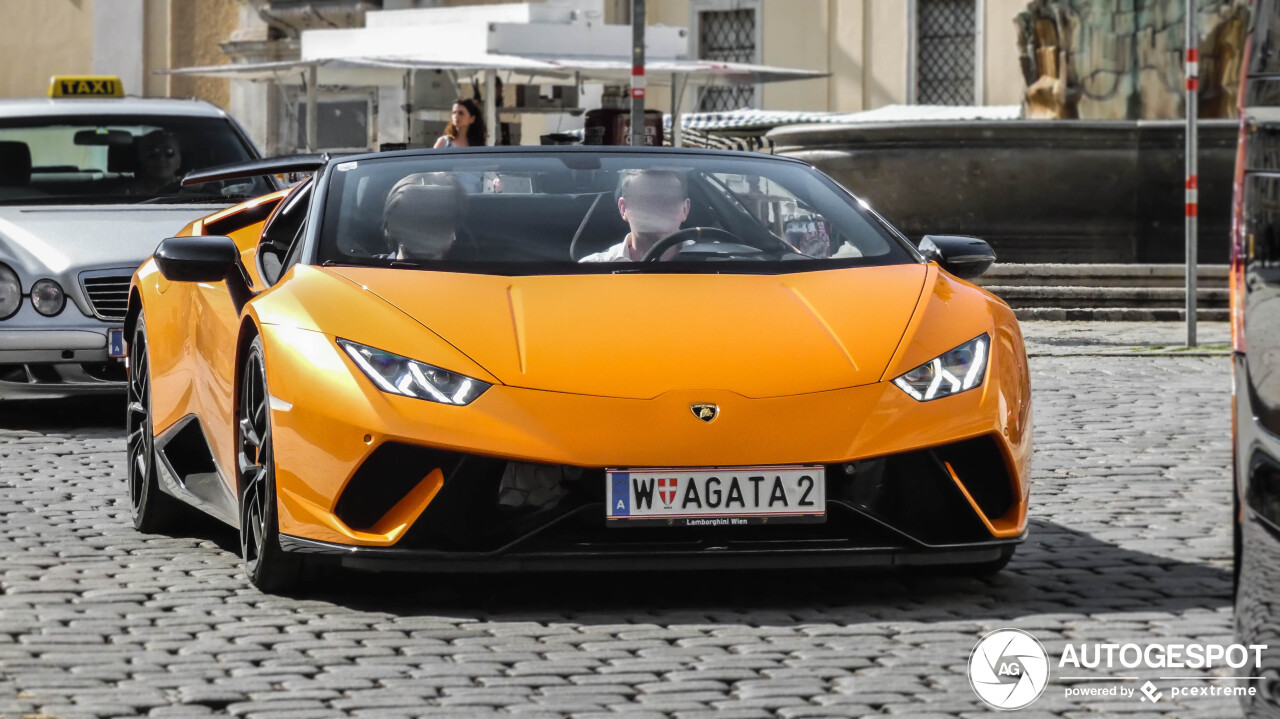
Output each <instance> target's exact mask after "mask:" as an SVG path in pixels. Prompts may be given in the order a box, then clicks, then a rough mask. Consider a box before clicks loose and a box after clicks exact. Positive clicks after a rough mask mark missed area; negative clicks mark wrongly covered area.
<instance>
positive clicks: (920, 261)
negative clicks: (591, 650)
mask: <svg viewBox="0 0 1280 719" xmlns="http://www.w3.org/2000/svg"><path fill="white" fill-rule="evenodd" d="M284 170H305V171H311V172H312V174H311V176H310V179H308V180H307V181H305V182H303V183H301V184H299V185H297V186H295V187H293V188H292V189H290V190H287V191H282V192H276V193H273V194H269V195H265V196H262V197H259V198H257V199H254V200H252V201H249V202H245V203H243V204H240V205H237V206H235V207H232V208H230V209H227V210H224V211H222V212H219V213H217V214H213V215H210V216H208V217H206V218H204V219H201V220H196V221H194V222H192V223H191V224H190V225H188V226H187V227H186V228H185V229H184V230H183V232H182V233H181V234H180V235H179V236H177V237H171V238H169V239H166V240H164V241H163V242H162V243H161V244H160V246H159V247H158V248H157V249H156V251H155V254H154V255H153V256H152V257H151V258H150V259H149V260H148V261H147V262H146V263H145V264H143V265H142V267H141V268H139V269H138V271H137V273H136V274H135V276H134V277H133V282H132V288H131V291H130V297H129V305H128V314H127V319H126V320H125V328H124V330H125V337H126V338H128V340H129V346H128V367H129V412H128V437H129V439H128V453H129V462H128V486H129V497H130V501H131V506H132V513H133V520H134V523H135V524H136V526H137V528H138V529H140V530H142V531H146V532H151V531H160V530H162V529H163V528H164V527H165V526H166V525H169V526H172V523H173V522H174V521H177V520H178V518H179V517H181V516H182V514H183V512H185V511H187V509H186V507H185V506H184V505H190V506H192V507H195V508H198V509H200V510H202V511H204V512H207V513H208V514H210V515H212V516H214V517H216V518H218V519H221V520H223V521H225V522H226V523H228V524H230V525H232V526H234V527H237V528H238V529H239V532H240V543H241V547H242V551H243V555H244V561H245V568H246V572H247V574H248V577H249V579H250V580H251V581H252V582H253V583H254V584H255V585H257V586H258V587H260V588H262V589H264V590H286V589H288V588H289V587H290V586H292V585H294V584H295V583H296V582H298V581H299V580H300V579H302V578H303V577H305V576H306V575H307V574H308V573H309V572H308V571H307V570H308V569H310V568H312V567H314V566H316V565H320V564H323V563H337V564H341V565H343V566H351V567H360V568H366V569H408V568H417V569H427V570H432V571H450V570H457V571H508V570H517V569H534V568H543V569H566V568H575V569H576V568H600V569H621V570H637V569H645V568H677V567H688V568H692V567H702V568H707V567H738V566H753V567H798V566H866V565H881V566H886V565H912V564H953V565H962V566H963V567H964V568H965V570H966V571H968V570H972V571H980V572H988V571H993V570H996V569H999V568H1000V567H1002V566H1004V564H1005V563H1007V562H1008V560H1009V558H1010V557H1011V556H1012V554H1013V551H1014V548H1015V546H1016V545H1017V544H1018V542H1020V541H1021V540H1022V539H1023V538H1024V536H1025V531H1026V516H1027V494H1028V466H1029V461H1030V453H1031V427H1030V419H1031V408H1030V390H1029V382H1028V372H1027V360H1026V354H1025V351H1024V348H1023V342H1022V335H1021V332H1020V330H1019V328H1018V323H1017V321H1016V320H1015V319H1014V316H1013V312H1011V311H1010V309H1009V307H1008V306H1006V305H1005V304H1004V303H1003V302H1001V301H1000V300H999V299H997V298H996V297H994V296H992V295H991V294H989V293H987V292H985V291H983V290H981V289H979V288H978V287H975V286H974V285H972V284H970V283H968V282H966V281H965V279H964V278H972V277H975V276H977V275H979V274H981V273H982V272H983V271H984V270H986V268H987V267H989V266H990V264H991V263H992V261H993V260H994V259H995V256H994V253H992V251H991V250H990V248H989V247H988V246H987V245H986V243H984V242H982V241H981V240H974V239H972V238H958V237H926V238H924V239H923V240H922V241H921V242H920V244H919V246H918V247H916V246H913V245H912V244H911V243H909V242H908V240H907V238H905V237H904V236H903V235H902V234H901V233H899V232H898V231H897V230H895V229H894V228H893V227H892V226H890V225H889V224H888V223H887V222H886V221H885V220H884V219H883V218H882V217H880V216H879V215H877V214H876V213H875V212H874V211H872V210H871V209H870V208H869V207H868V206H867V205H866V203H864V202H862V201H861V200H859V199H858V198H856V197H854V196H853V195H851V194H850V193H849V192H847V191H846V190H845V189H843V188H842V187H841V186H840V185H838V184H836V183H835V182H833V181H832V180H831V179H830V178H828V177H826V176H825V175H823V174H822V173H820V172H818V171H817V170H815V169H814V168H813V167H811V166H809V165H807V164H804V163H802V162H798V161H795V160H789V159H783V158H777V157H770V156H766V155H758V154H748V153H733V152H718V151H693V150H671V149H665V150H664V149H654V148H635V149H632V148H615V147H607V148H606V147H570V148H565V147H546V148H524V147H519V148H461V149H447V150H427V151H422V150H409V151H404V152H395V153H380V154H367V155H353V156H345V157H337V158H329V157H315V156H312V157H299V158H287V159H283V160H280V159H277V160H267V161H257V162H251V163H246V164H242V165H237V166H227V167H223V168H215V169H212V170H207V171H203V172H200V173H196V174H193V175H191V176H189V177H188V178H187V182H199V181H203V182H216V181H233V180H237V179H241V180H242V179H243V178H245V177H249V176H253V175H258V174H263V173H267V172H280V171H284Z"/></svg>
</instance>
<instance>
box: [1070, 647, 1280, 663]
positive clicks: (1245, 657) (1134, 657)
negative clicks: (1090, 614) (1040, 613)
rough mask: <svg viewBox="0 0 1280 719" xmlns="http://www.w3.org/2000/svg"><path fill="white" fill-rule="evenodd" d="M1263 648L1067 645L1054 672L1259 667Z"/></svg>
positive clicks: (1264, 648)
mask: <svg viewBox="0 0 1280 719" xmlns="http://www.w3.org/2000/svg"><path fill="white" fill-rule="evenodd" d="M1266 648H1267V645H1265V644H1249V645H1244V644H1226V645H1223V644H1149V645H1147V646H1145V647H1143V646H1140V645H1137V644H1068V645H1067V646H1066V648H1065V649H1063V650H1062V658H1061V659H1059V660H1058V669H1064V668H1067V667H1074V668H1077V669H1081V668H1083V669H1114V668H1116V667H1124V668H1125V669H1136V668H1138V667H1146V668H1149V669H1213V668H1214V667H1221V666H1224V665H1225V666H1228V667H1231V668H1232V669H1240V668H1242V667H1245V666H1250V665H1252V666H1254V667H1259V666H1262V652H1263V651H1265V650H1266Z"/></svg>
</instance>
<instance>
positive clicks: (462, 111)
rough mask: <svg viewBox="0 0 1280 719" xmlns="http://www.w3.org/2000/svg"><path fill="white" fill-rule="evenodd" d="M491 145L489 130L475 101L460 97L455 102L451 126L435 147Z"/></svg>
mask: <svg viewBox="0 0 1280 719" xmlns="http://www.w3.org/2000/svg"><path fill="white" fill-rule="evenodd" d="M487 144H489V128H488V127H486V126H485V124H484V115H483V114H481V112H480V105H479V104H477V103H476V101H475V100H472V99H469V98H465V97H460V98H458V99H457V100H454V101H453V109H452V110H451V111H450V114H449V124H448V125H447V126H446V127H445V128H444V134H443V135H441V136H440V137H439V138H437V139H436V144H435V145H434V147H480V146H482V145H487Z"/></svg>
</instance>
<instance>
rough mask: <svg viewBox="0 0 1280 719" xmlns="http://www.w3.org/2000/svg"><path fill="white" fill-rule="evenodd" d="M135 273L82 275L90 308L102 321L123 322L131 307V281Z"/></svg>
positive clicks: (81, 280)
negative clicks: (126, 311)
mask: <svg viewBox="0 0 1280 719" xmlns="http://www.w3.org/2000/svg"><path fill="white" fill-rule="evenodd" d="M132 277H133V273H125V272H121V273H120V274H114V273H112V274H107V273H98V272H86V273H84V274H82V275H80V285H81V286H82V287H84V294H85V297H87V298H88V299H89V307H90V308H91V309H92V310H93V314H94V316H95V317H97V318H98V319H100V320H106V321H108V322H123V321H124V314H125V310H126V309H128V305H129V280H130V279H131V278H132Z"/></svg>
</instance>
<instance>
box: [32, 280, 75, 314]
mask: <svg viewBox="0 0 1280 719" xmlns="http://www.w3.org/2000/svg"><path fill="white" fill-rule="evenodd" d="M31 304H32V306H34V307H35V308H36V312H39V313H40V314H42V315H44V316H45V317H52V316H54V315H56V314H58V313H59V312H61V311H62V308H63V307H66V306H67V295H66V293H65V292H63V291H62V285H59V284H58V283H57V282H54V281H53V280H38V281H37V282H36V283H35V284H34V285H31Z"/></svg>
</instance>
